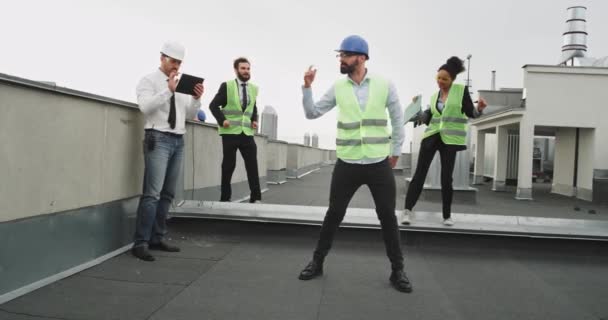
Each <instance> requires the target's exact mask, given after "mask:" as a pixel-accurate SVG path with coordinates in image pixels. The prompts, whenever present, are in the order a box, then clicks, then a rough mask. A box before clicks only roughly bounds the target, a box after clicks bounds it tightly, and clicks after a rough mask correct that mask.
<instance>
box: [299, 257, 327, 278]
mask: <svg viewBox="0 0 608 320" xmlns="http://www.w3.org/2000/svg"><path fill="white" fill-rule="evenodd" d="M322 274H323V262H319V261H316V260H312V261H311V262H310V263H309V264H308V265H307V266H306V268H304V270H302V272H300V275H299V276H298V279H300V280H310V279H312V278H316V277H318V276H320V275H322Z"/></svg>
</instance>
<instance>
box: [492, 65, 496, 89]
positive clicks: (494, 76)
mask: <svg viewBox="0 0 608 320" xmlns="http://www.w3.org/2000/svg"><path fill="white" fill-rule="evenodd" d="M495 90H496V70H492V91H495Z"/></svg>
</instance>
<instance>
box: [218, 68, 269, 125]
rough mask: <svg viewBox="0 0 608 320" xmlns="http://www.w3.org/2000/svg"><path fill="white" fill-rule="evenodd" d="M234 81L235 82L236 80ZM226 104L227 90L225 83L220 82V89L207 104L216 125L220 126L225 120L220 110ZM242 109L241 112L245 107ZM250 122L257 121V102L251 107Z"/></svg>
mask: <svg viewBox="0 0 608 320" xmlns="http://www.w3.org/2000/svg"><path fill="white" fill-rule="evenodd" d="M234 81H236V79H235V80H234ZM226 104H228V88H227V86H226V82H222V84H221V85H220V89H219V90H218V91H217V93H216V94H215V97H214V98H213V100H211V103H210V104H209V110H211V113H212V114H213V116H214V117H215V120H217V124H218V125H220V126H221V125H222V124H223V123H224V120H226V117H224V114H223V113H222V110H221V108H223V107H225V106H226ZM242 108H243V111H245V108H246V106H243V107H242ZM251 121H252V122H253V121H258V107H257V101H256V102H255V104H254V105H253V115H251Z"/></svg>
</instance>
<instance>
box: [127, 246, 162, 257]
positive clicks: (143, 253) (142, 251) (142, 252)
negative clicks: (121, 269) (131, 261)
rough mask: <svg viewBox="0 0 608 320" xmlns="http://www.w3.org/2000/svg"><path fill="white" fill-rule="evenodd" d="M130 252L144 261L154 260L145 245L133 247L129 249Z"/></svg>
mask: <svg viewBox="0 0 608 320" xmlns="http://www.w3.org/2000/svg"><path fill="white" fill-rule="evenodd" d="M131 254H133V256H134V257H136V258H139V259H141V260H144V261H154V260H156V259H155V258H154V256H153V255H151V254H150V251H148V249H147V248H146V247H145V246H140V247H134V248H133V249H131Z"/></svg>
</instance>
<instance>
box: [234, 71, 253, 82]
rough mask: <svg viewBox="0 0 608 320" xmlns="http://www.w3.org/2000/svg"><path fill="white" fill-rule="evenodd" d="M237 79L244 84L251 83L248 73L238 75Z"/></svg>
mask: <svg viewBox="0 0 608 320" xmlns="http://www.w3.org/2000/svg"><path fill="white" fill-rule="evenodd" d="M237 78H239V80H241V81H243V82H247V81H249V78H251V76H250V75H249V74H248V73H247V74H240V73H239V74H238V75H237Z"/></svg>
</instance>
